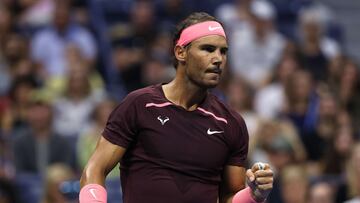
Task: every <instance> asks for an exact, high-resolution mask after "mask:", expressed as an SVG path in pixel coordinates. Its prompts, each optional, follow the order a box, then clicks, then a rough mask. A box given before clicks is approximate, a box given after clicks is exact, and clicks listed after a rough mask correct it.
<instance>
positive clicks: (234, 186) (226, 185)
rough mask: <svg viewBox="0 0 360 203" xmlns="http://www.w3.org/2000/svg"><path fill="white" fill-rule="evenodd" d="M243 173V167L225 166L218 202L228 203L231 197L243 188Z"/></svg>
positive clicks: (244, 170) (244, 177) (244, 176)
mask: <svg viewBox="0 0 360 203" xmlns="http://www.w3.org/2000/svg"><path fill="white" fill-rule="evenodd" d="M245 172H246V169H245V168H244V167H240V166H232V165H227V166H225V168H224V172H223V177H222V181H221V188H220V202H228V201H229V199H231V197H232V196H233V195H235V194H236V193H237V192H238V191H240V190H242V189H244V188H245V179H246V175H245Z"/></svg>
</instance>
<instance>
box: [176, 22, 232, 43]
mask: <svg viewBox="0 0 360 203" xmlns="http://www.w3.org/2000/svg"><path fill="white" fill-rule="evenodd" d="M208 35H220V36H223V37H224V38H226V35H225V31H224V28H223V27H222V26H221V24H220V23H219V22H216V21H205V22H202V23H197V24H195V25H191V26H189V27H187V28H185V29H184V30H183V31H182V32H181V34H180V38H179V40H178V41H177V43H176V45H178V46H186V45H188V44H189V43H190V42H192V41H194V40H196V39H199V38H201V37H205V36H208Z"/></svg>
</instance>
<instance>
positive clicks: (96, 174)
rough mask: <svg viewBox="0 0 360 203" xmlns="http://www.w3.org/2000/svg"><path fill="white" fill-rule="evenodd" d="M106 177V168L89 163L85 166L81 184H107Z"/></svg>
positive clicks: (82, 185)
mask: <svg viewBox="0 0 360 203" xmlns="http://www.w3.org/2000/svg"><path fill="white" fill-rule="evenodd" d="M105 178H106V172H105V170H104V169H101V168H99V167H95V166H92V165H88V166H86V167H85V169H84V171H83V173H82V175H81V179H80V186H81V188H82V187H84V186H85V185H87V184H98V185H101V186H105Z"/></svg>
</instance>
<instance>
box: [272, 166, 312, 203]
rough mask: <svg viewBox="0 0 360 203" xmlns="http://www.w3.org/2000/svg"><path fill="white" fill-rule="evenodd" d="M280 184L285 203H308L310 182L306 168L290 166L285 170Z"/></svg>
mask: <svg viewBox="0 0 360 203" xmlns="http://www.w3.org/2000/svg"><path fill="white" fill-rule="evenodd" d="M280 184H281V186H280V187H281V194H282V199H283V201H282V202H283V203H306V200H307V195H308V186H309V180H308V176H307V173H306V170H305V168H304V166H302V165H290V166H287V167H286V168H284V170H283V171H282V172H281V175H280ZM271 203H272V202H271ZM274 203H275V202H274ZM276 203H279V202H276Z"/></svg>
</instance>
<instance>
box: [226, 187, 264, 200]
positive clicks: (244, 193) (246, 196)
mask: <svg viewBox="0 0 360 203" xmlns="http://www.w3.org/2000/svg"><path fill="white" fill-rule="evenodd" d="M232 203H258V202H257V201H255V200H254V198H253V197H252V196H251V188H250V187H246V188H244V189H242V190H240V191H239V192H238V193H236V194H235V196H234V197H233V199H232Z"/></svg>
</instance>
